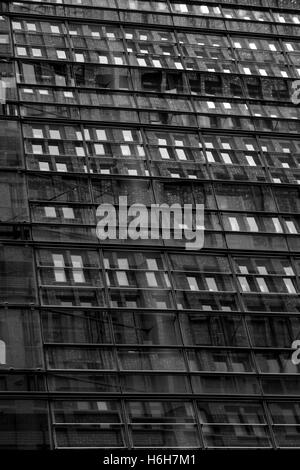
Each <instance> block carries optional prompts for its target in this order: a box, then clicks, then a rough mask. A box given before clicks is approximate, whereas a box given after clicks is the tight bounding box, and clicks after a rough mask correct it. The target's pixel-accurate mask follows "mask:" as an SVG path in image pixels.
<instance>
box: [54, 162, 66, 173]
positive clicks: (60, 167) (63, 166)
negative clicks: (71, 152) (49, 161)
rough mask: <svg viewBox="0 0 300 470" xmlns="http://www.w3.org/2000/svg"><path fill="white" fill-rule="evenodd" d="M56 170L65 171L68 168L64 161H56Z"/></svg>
mask: <svg viewBox="0 0 300 470" xmlns="http://www.w3.org/2000/svg"><path fill="white" fill-rule="evenodd" d="M56 170H57V171H61V172H64V173H66V172H67V171H68V168H67V165H66V164H65V163H56Z"/></svg>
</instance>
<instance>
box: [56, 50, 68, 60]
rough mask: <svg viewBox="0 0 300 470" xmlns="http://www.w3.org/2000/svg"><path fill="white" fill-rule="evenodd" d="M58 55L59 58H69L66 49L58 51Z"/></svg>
mask: <svg viewBox="0 0 300 470" xmlns="http://www.w3.org/2000/svg"><path fill="white" fill-rule="evenodd" d="M56 55H57V58H58V59H66V58H67V56H66V53H65V51H56Z"/></svg>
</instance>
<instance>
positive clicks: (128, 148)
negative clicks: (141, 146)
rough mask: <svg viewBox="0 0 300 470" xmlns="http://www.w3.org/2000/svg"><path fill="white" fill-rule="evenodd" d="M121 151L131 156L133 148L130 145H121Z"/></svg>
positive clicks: (124, 154) (125, 155)
mask: <svg viewBox="0 0 300 470" xmlns="http://www.w3.org/2000/svg"><path fill="white" fill-rule="evenodd" d="M120 149H121V153H122V155H123V156H124V157H129V156H130V155H131V150H130V147H129V145H120Z"/></svg>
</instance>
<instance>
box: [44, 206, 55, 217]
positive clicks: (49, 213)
mask: <svg viewBox="0 0 300 470" xmlns="http://www.w3.org/2000/svg"><path fill="white" fill-rule="evenodd" d="M44 211H45V216H46V217H51V218H56V210H55V207H44Z"/></svg>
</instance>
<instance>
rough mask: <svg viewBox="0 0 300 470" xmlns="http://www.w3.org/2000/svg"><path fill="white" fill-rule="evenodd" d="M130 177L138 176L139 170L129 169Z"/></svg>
mask: <svg viewBox="0 0 300 470" xmlns="http://www.w3.org/2000/svg"><path fill="white" fill-rule="evenodd" d="M128 175H130V176H137V175H138V172H137V170H134V169H128Z"/></svg>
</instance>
